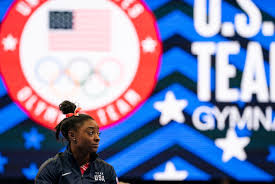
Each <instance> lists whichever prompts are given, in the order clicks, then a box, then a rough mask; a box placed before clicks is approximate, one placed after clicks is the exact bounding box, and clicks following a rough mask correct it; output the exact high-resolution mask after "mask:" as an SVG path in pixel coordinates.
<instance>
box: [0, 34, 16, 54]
mask: <svg viewBox="0 0 275 184" xmlns="http://www.w3.org/2000/svg"><path fill="white" fill-rule="evenodd" d="M2 44H3V45H4V51H9V50H10V51H14V50H15V49H16V44H17V40H16V38H14V37H13V36H12V35H11V34H9V35H8V36H7V37H6V38H3V40H2Z"/></svg>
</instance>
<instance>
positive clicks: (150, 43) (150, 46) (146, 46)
mask: <svg viewBox="0 0 275 184" xmlns="http://www.w3.org/2000/svg"><path fill="white" fill-rule="evenodd" d="M141 46H142V49H143V52H154V51H155V49H156V46H157V42H156V41H155V40H153V39H152V38H151V37H147V38H146V39H145V40H142V41H141Z"/></svg>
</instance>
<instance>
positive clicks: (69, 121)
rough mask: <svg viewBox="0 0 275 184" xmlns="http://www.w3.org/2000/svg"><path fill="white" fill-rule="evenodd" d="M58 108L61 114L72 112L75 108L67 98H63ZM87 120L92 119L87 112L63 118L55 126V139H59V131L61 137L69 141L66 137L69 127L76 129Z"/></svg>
mask: <svg viewBox="0 0 275 184" xmlns="http://www.w3.org/2000/svg"><path fill="white" fill-rule="evenodd" d="M59 109H60V111H61V112H62V113H63V114H69V113H74V111H75V109H76V105H75V104H74V103H72V102H70V101H68V100H65V101H63V102H62V103H61V104H60V105H59ZM87 120H94V119H93V118H92V117H91V116H89V115H87V114H78V115H77V116H75V115H73V116H71V117H67V118H64V119H63V120H62V121H61V122H60V123H59V124H58V125H57V126H56V127H55V129H56V133H55V136H56V139H57V140H59V135H60V132H61V133H62V135H63V137H65V139H66V140H67V141H70V140H69V137H68V132H69V130H71V129H73V130H77V129H78V128H79V127H80V126H81V125H82V124H83V122H84V121H87Z"/></svg>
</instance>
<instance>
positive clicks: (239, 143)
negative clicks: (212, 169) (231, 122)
mask: <svg viewBox="0 0 275 184" xmlns="http://www.w3.org/2000/svg"><path fill="white" fill-rule="evenodd" d="M249 142H250V138H249V137H238V136H237V134H236V132H235V130H234V129H232V128H230V129H229V130H228V131H227V133H226V137H225V138H219V139H216V140H215V144H216V146H217V147H219V148H221V149H222V150H223V154H222V161H223V162H227V161H229V160H230V159H231V158H232V157H236V158H237V159H239V160H241V161H244V160H245V159H246V153H245V151H244V147H246V146H247V145H248V144H249Z"/></svg>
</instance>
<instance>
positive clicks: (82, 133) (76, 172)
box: [35, 101, 117, 184]
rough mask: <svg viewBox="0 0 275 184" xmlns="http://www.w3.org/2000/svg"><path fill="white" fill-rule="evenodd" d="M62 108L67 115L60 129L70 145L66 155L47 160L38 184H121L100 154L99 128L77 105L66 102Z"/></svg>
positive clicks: (40, 170) (36, 181)
mask: <svg viewBox="0 0 275 184" xmlns="http://www.w3.org/2000/svg"><path fill="white" fill-rule="evenodd" d="M59 109H60V110H61V111H62V112H63V114H65V115H66V118H65V119H63V120H62V121H61V122H60V123H59V124H58V125H57V126H56V139H57V140H58V139H59V135H60V133H61V134H62V135H63V137H64V138H65V139H66V140H67V141H68V142H69V144H68V146H67V149H66V150H65V152H63V153H58V154H57V155H56V156H55V157H53V158H50V159H48V160H47V161H45V162H44V163H43V164H42V165H41V167H40V169H39V171H38V174H37V176H36V178H35V184H63V183H64V184H65V183H66V184H78V183H81V184H86V183H87V184H88V183H98V184H99V183H108V184H117V177H116V173H115V170H114V168H113V167H112V166H111V165H109V164H108V163H107V162H105V161H103V160H102V159H100V158H99V157H98V155H97V154H96V152H97V149H98V145H99V141H100V138H99V134H100V133H99V127H98V125H97V123H96V121H95V120H94V119H93V118H92V117H91V116H89V115H86V114H79V113H78V112H79V110H80V109H79V108H76V105H75V104H73V103H71V102H69V101H64V102H62V103H61V104H60V105H59Z"/></svg>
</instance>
